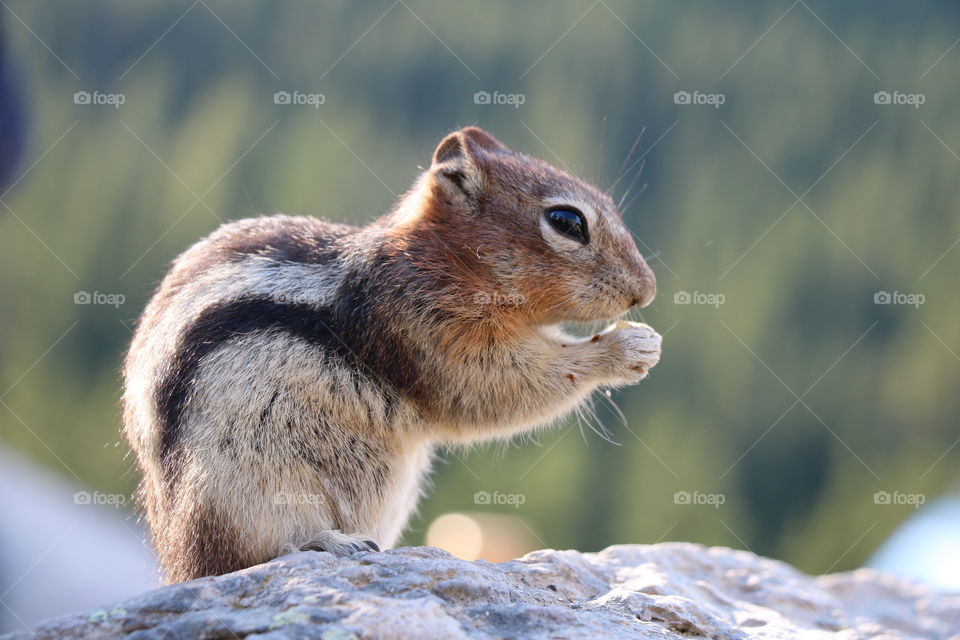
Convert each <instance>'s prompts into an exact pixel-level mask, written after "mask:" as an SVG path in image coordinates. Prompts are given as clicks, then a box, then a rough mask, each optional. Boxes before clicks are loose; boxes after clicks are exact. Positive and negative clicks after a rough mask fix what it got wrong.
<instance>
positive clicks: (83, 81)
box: [0, 0, 960, 627]
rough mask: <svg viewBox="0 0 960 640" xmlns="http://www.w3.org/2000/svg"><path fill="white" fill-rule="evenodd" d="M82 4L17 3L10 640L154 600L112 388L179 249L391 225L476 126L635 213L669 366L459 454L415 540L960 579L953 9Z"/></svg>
mask: <svg viewBox="0 0 960 640" xmlns="http://www.w3.org/2000/svg"><path fill="white" fill-rule="evenodd" d="M55 4H56V7H55V8H54V7H52V6H50V5H40V4H37V3H30V2H26V1H23V0H4V1H3V2H0V5H2V8H0V29H2V44H3V53H2V54H0V59H2V62H3V65H4V71H3V81H2V83H0V90H2V93H3V97H2V99H3V102H2V105H0V118H2V125H0V145H2V146H0V172H2V173H4V174H5V175H4V176H3V179H4V180H5V184H4V186H3V187H0V194H2V195H0V203H2V205H0V249H2V250H0V300H2V302H0V441H2V447H4V448H5V449H6V452H5V453H4V454H3V460H6V461H7V463H5V464H4V466H3V469H2V473H3V482H0V505H2V508H3V513H4V517H3V520H4V522H3V524H2V525H0V535H2V536H4V537H5V540H6V541H5V543H4V545H3V548H4V552H3V553H2V554H0V605H2V606H0V620H2V621H3V622H2V624H3V625H4V626H5V627H19V626H20V625H28V624H29V623H30V622H31V621H33V620H36V619H37V617H39V616H41V615H50V614H52V613H59V612H64V611H69V610H71V609H76V608H81V607H87V606H93V605H95V604H97V603H98V602H99V603H102V604H105V603H106V602H108V601H109V600H110V599H113V598H116V597H121V596H124V595H130V594H132V593H134V592H136V591H137V590H138V589H142V588H147V587H148V586H149V585H151V584H153V583H154V580H155V576H154V567H153V560H152V558H151V555H150V551H149V546H148V545H147V544H146V542H144V537H143V536H144V534H143V530H142V527H141V526H140V523H139V522H138V520H137V518H136V515H135V511H134V509H133V508H132V507H133V505H132V498H131V495H132V492H133V491H134V489H135V486H136V482H137V473H136V471H135V469H134V468H133V460H132V458H131V456H130V455H129V454H128V450H127V447H126V444H125V443H124V442H123V441H122V438H121V435H120V414H119V405H118V401H119V396H120V392H121V391H120V384H119V367H120V362H121V359H122V355H123V352H124V349H125V347H126V345H127V342H128V340H129V339H130V336H131V328H132V327H133V326H134V323H135V321H136V318H137V316H138V314H139V312H140V310H141V309H142V307H143V305H144V304H145V302H146V300H147V299H148V297H149V295H150V293H151V290H152V288H153V287H154V286H155V284H156V283H157V282H158V281H159V279H160V278H161V277H162V275H163V273H164V269H165V267H166V265H167V264H168V263H169V262H170V260H171V259H172V258H174V257H175V256H176V255H177V254H178V253H179V252H181V251H182V250H183V249H185V248H186V247H187V246H189V245H190V244H191V243H193V242H194V241H196V240H197V239H199V238H200V237H201V236H203V235H205V234H207V233H209V232H210V231H211V230H213V229H214V228H215V227H216V226H218V225H219V224H221V223H222V222H224V221H226V220H231V219H236V218H241V217H246V216H251V215H255V214H258V213H274V212H287V213H309V214H314V215H317V216H321V217H328V218H332V219H337V220H346V221H352V222H356V223H365V222H368V221H370V220H372V219H374V218H375V217H377V216H378V215H380V214H381V213H382V212H384V211H386V210H387V209H388V208H389V207H390V206H391V204H392V202H393V201H394V200H395V199H396V197H397V196H398V194H400V193H402V192H403V191H404V190H405V189H406V188H407V187H408V186H409V185H410V184H411V182H412V181H413V180H414V178H415V176H416V175H417V174H418V172H419V171H420V170H421V169H420V167H424V166H428V164H429V161H430V156H431V153H432V151H433V148H434V146H435V145H436V143H437V142H438V141H439V139H440V138H441V137H442V136H443V135H444V134H445V133H446V132H448V131H450V130H452V129H454V128H457V127H460V126H464V125H470V124H477V125H479V126H482V127H484V128H486V129H488V130H490V131H491V132H493V133H494V134H495V135H496V136H498V137H499V138H500V139H501V140H502V141H504V142H505V143H507V144H508V145H510V146H511V147H513V148H515V149H518V150H522V151H524V152H526V153H529V154H531V155H536V156H539V157H542V158H544V159H546V160H548V161H550V162H552V163H554V164H556V165H558V166H561V167H564V168H567V169H569V170H570V171H572V172H574V173H576V174H577V175H580V176H582V177H584V178H585V179H588V180H591V181H593V182H595V183H596V184H598V185H599V186H600V187H602V188H604V189H610V190H611V193H612V194H613V196H614V198H615V200H620V199H621V198H624V200H623V208H624V217H625V219H626V220H627V223H628V225H629V226H630V228H631V229H632V230H633V232H634V233H635V234H636V237H637V238H638V244H639V246H640V247H641V250H642V251H643V252H644V253H645V254H646V255H648V256H650V262H651V264H652V266H653V267H654V270H655V271H656V272H657V276H658V282H659V296H658V298H657V300H656V302H655V303H654V304H653V305H652V306H651V307H649V308H647V309H645V310H644V312H643V314H642V315H643V319H644V320H646V321H647V322H649V323H650V324H652V325H653V326H654V327H656V328H657V329H658V330H659V331H660V332H661V333H662V334H664V335H665V339H664V349H663V359H662V361H661V363H660V365H659V366H658V367H657V368H656V370H655V371H654V372H653V373H652V375H651V376H650V378H649V379H648V380H647V381H645V382H643V383H642V384H640V385H638V386H636V387H632V388H630V389H627V390H625V391H623V392H619V393H616V394H614V395H613V396H612V398H609V399H608V398H605V397H599V398H598V399H597V402H596V404H595V412H594V414H593V415H591V414H590V413H589V412H585V413H584V414H583V415H582V416H579V417H573V418H571V419H570V420H569V421H567V422H565V423H564V424H561V425H560V426H559V427H558V428H555V429H553V430H551V431H549V432H544V433H541V434H539V435H538V436H537V437H536V438H532V439H530V441H518V442H516V443H512V444H510V445H495V446H489V447H480V448H477V449H473V450H470V451H457V452H447V453H445V454H443V455H442V456H441V458H440V460H439V461H438V464H437V465H436V468H435V473H434V475H433V487H432V489H431V490H430V492H429V494H428V497H427V498H426V499H425V500H423V501H422V503H421V508H420V510H419V513H418V515H417V516H416V517H415V518H414V519H413V520H412V522H411V526H410V528H409V531H408V533H407V534H406V535H405V537H404V542H405V543H407V544H422V543H425V542H429V543H431V544H437V545H439V546H443V547H445V548H447V549H449V550H451V551H453V552H455V553H457V554H459V555H461V556H463V557H468V558H472V557H485V558H488V559H493V560H500V559H505V558H508V557H513V556H515V555H517V554H521V553H523V552H525V551H528V550H531V549H534V548H540V547H554V548H577V549H580V550H585V551H592V550H599V549H602V548H604V547H605V546H607V545H610V544H615V543H654V542H658V541H662V540H686V541H693V542H699V543H703V544H708V545H727V546H732V547H737V548H743V549H749V550H752V551H754V552H756V553H759V554H764V555H768V556H772V557H775V558H780V559H783V560H785V561H787V562H790V563H793V564H795V565H796V566H797V567H799V568H800V569H802V570H804V571H806V572H809V573H814V574H817V573H825V572H833V571H840V570H848V569H852V568H855V567H858V566H861V565H863V564H865V563H869V564H873V565H876V566H882V567H885V568H891V569H893V570H899V571H901V572H906V573H910V572H913V573H915V574H917V575H918V577H920V578H922V579H927V580H929V581H930V582H931V583H932V584H935V585H937V586H940V587H951V586H952V587H953V588H957V584H956V582H955V580H956V576H957V575H960V567H958V565H957V554H958V553H960V552H958V550H957V542H956V541H957V540H958V539H960V534H957V533H956V526H957V525H956V523H957V521H958V520H960V516H958V515H957V508H956V506H955V505H956V503H955V502H954V501H953V498H952V497H951V496H953V495H955V493H954V492H955V491H956V490H957V481H958V473H957V461H958V458H960V447H958V446H957V445H958V442H960V440H958V439H960V428H958V421H957V416H958V415H960V394H958V393H957V391H956V390H957V387H958V382H960V355H958V354H960V323H958V322H957V317H958V315H960V299H958V297H957V295H956V288H957V270H958V267H960V248H958V247H957V245H958V244H960V216H958V209H960V181H958V179H957V176H958V170H960V156H958V153H960V116H958V110H957V104H958V102H960V84H958V83H957V81H956V79H957V77H958V72H960V45H958V42H960V40H958V38H960V6H958V5H957V4H956V3H954V2H951V1H949V0H942V1H935V0H927V1H920V2H911V3H906V2H876V1H867V0H859V1H851V2H845V3H842V4H841V3H830V2H826V1H824V0H798V1H797V2H792V3H791V2H789V1H785V2H764V3H757V2H748V1H746V0H743V1H728V2H723V3H703V2H668V1H666V0H663V1H659V2H657V1H648V2H629V1H627V0H596V1H594V2H588V1H582V0H577V1H573V0H571V1H564V2H551V3H549V5H547V4H546V3H532V2H529V3H514V2H509V1H507V0H492V1H489V2H483V3H466V4H464V5H463V6H460V5H457V4H454V3H443V2H431V1H428V0H397V1H395V2H391V1H388V2H346V1H343V2H308V1H295V0H288V1H287V2H283V3H281V4H276V3H268V2H256V3H253V2H251V3H244V4H243V5H238V4H237V3H229V2H227V1H226V0H197V1H196V2H190V1H187V2H159V1H149V2H148V1H143V2H138V3H128V2H120V1H119V0H93V1H90V2H84V3H68V2H61V3H55ZM614 406H616V407H618V409H616V408H614ZM620 412H622V417H623V419H622V420H621V415H620ZM598 424H602V425H604V426H605V427H606V428H607V429H608V430H609V432H610V436H609V439H604V438H602V437H600V436H599V435H598V434H597V433H596V432H595V429H597V430H599V427H598ZM41 511H42V514H40V512H41ZM911 518H912V519H911ZM908 519H909V522H907V524H906V525H904V524H903V523H904V522H905V521H907V520H908ZM951 526H952V527H954V529H953V534H951V535H944V533H943V532H944V531H948V530H949V527H951ZM97 527H102V528H103V531H104V532H106V531H109V533H102V534H101V533H96V532H97V531H99V529H97ZM81 532H86V533H85V534H84V536H85V537H84V536H81ZM90 532H94V533H90ZM938 545H939V546H938ZM918 551H923V552H924V553H926V554H927V555H928V556H932V560H931V561H930V562H928V563H927V566H929V565H931V564H932V565H936V566H938V567H939V568H940V569H941V574H942V575H941V576H940V577H939V578H938V577H936V576H933V574H932V573H930V572H926V573H924V571H923V566H925V565H924V563H923V562H921V561H920V560H915V559H913V557H912V556H911V555H910V554H911V553H914V552H918ZM951 552H952V554H953V555H952V556H951V555H950V553H951ZM951 563H952V564H951ZM44 569H48V570H49V571H51V572H53V574H56V573H57V570H58V569H59V574H60V577H58V578H57V579H56V580H53V579H50V578H45V577H43V576H45V575H52V574H45V573H44ZM951 576H952V579H953V580H954V582H953V583H952V584H951V583H950V582H949V581H950V579H951ZM97 581H99V582H102V583H104V584H103V589H102V590H98V589H94V588H93V587H92V586H91V585H92V584H93V583H94V582H97ZM54 584H56V585H58V587H57V588H58V589H60V590H61V591H62V593H55V592H54V591H53V590H54V586H53V585H54ZM31 585H37V586H36V588H37V589H40V592H41V593H44V594H45V595H44V597H43V598H37V597H35V596H34V595H33V594H35V592H31V591H30V589H31V588H33V587H32V586H31ZM71 585H72V586H71ZM41 600H42V602H40V601H41Z"/></svg>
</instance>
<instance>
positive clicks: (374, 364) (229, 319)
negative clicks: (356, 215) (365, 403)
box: [156, 277, 429, 481]
mask: <svg viewBox="0 0 960 640" xmlns="http://www.w3.org/2000/svg"><path fill="white" fill-rule="evenodd" d="M376 289H381V287H376ZM336 299H337V304H336V306H335V307H331V306H325V307H314V306H311V305H308V304H302V303H300V304H283V303H278V302H275V301H274V300H273V299H268V298H261V297H247V298H239V299H236V300H232V301H230V302H225V303H223V304H219V305H214V306H212V307H210V308H208V309H206V310H205V311H204V312H203V313H201V314H200V316H199V317H198V318H197V319H196V320H195V321H194V322H193V323H192V324H191V325H190V326H189V327H188V328H187V329H186V330H185V332H184V333H183V335H182V336H181V337H180V340H179V345H178V348H177V352H176V355H175V356H174V358H173V362H172V364H171V366H170V368H169V370H168V373H167V375H166V377H165V378H164V379H163V380H162V381H161V383H160V384H159V386H158V387H157V391H156V404H157V409H158V413H159V415H160V417H161V420H162V433H161V446H160V456H161V459H160V462H161V467H162V468H163V469H164V470H165V472H166V475H167V477H168V480H169V481H172V480H174V479H175V478H176V476H177V472H178V470H179V469H178V467H179V464H180V461H179V458H180V456H179V455H178V450H179V446H180V439H181V435H182V434H181V422H182V420H183V417H184V411H185V409H186V405H187V401H188V400H189V397H190V393H191V391H192V389H193V386H194V382H195V380H196V377H197V373H198V371H199V368H200V366H201V364H202V363H203V360H204V358H205V357H207V356H209V355H210V354H212V353H213V352H215V351H216V350H217V349H219V348H220V347H222V346H223V345H224V344H225V343H227V342H229V341H230V340H232V339H234V338H237V337H239V336H244V335H250V334H253V333H258V332H266V331H280V332H283V333H286V334H288V335H290V336H293V337H296V338H299V339H301V340H304V341H306V342H308V343H310V344H311V345H314V346H316V347H318V348H319V349H322V350H323V351H324V352H325V353H326V354H328V355H332V356H334V357H337V358H339V359H341V360H342V361H343V362H344V363H345V364H347V365H348V366H351V367H352V368H355V369H357V370H358V371H360V372H361V373H363V374H365V375H367V376H368V377H369V378H370V379H372V380H373V381H375V382H377V383H380V384H382V385H384V386H385V387H387V388H385V391H386V392H387V393H386V395H387V396H388V398H390V397H391V396H392V395H404V396H407V397H410V398H411V399H413V400H414V401H415V402H418V404H419V401H423V402H427V401H428V399H429V390H428V389H426V385H425V383H424V382H423V380H424V377H423V376H421V368H422V367H421V365H420V363H421V362H422V359H421V358H419V357H418V356H419V354H418V353H416V352H414V351H413V350H412V349H411V347H410V346H409V345H407V344H406V343H405V342H404V341H403V340H402V339H401V338H400V336H399V335H398V334H397V332H396V331H395V330H393V328H392V327H391V321H392V320H393V319H394V318H393V315H392V314H391V313H389V311H388V310H389V306H388V305H387V304H385V301H384V299H383V296H382V292H375V291H373V290H372V287H371V283H370V281H369V280H368V279H367V278H363V277H360V278H349V277H348V278H347V279H346V280H345V283H344V284H343V285H341V287H340V288H339V289H338V291H337V295H336ZM374 300H376V301H377V302H376V304H374V303H373V301H374ZM319 355H320V354H319V353H318V357H319ZM263 364H264V367H267V366H269V363H267V362H265V363H263ZM427 382H429V379H428V378H427ZM424 406H426V405H424ZM258 426H259V425H253V424H251V425H249V428H251V429H254V428H257V427H258Z"/></svg>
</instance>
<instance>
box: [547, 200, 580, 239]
mask: <svg viewBox="0 0 960 640" xmlns="http://www.w3.org/2000/svg"><path fill="white" fill-rule="evenodd" d="M546 215H547V221H548V222H549V223H550V226H552V227H553V228H554V229H556V230H557V232H558V233H561V234H563V235H565V236H567V237H568V238H573V239H574V240H576V241H577V242H582V243H583V244H587V243H588V242H590V235H589V234H588V232H587V219H586V218H584V217H583V214H582V213H580V212H579V211H577V210H576V209H574V208H573V207H567V206H561V207H553V208H551V209H547V213H546Z"/></svg>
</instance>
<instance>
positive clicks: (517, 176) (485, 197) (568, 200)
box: [425, 127, 656, 324]
mask: <svg viewBox="0 0 960 640" xmlns="http://www.w3.org/2000/svg"><path fill="white" fill-rule="evenodd" d="M425 179H426V181H427V188H428V189H429V191H428V194H429V197H430V198H431V199H432V202H431V204H430V206H429V213H428V214H427V215H428V217H429V218H430V220H431V222H430V226H431V227H433V228H434V229H435V230H436V231H437V235H438V236H442V237H443V239H444V242H445V243H446V244H447V245H448V249H449V250H451V251H454V252H466V251H469V252H471V253H472V254H473V255H472V256H467V257H468V258H469V259H465V260H462V261H456V263H459V264H461V265H463V266H464V268H468V269H469V268H470V266H469V265H470V264H471V263H472V264H473V265H474V268H476V260H479V261H480V266H481V271H482V272H484V273H482V274H474V275H472V276H468V275H467V274H464V276H465V280H466V281H468V282H471V283H472V286H473V287H474V288H475V289H477V292H478V294H479V295H480V299H481V301H482V302H484V303H486V304H492V305H506V306H513V307H518V310H519V311H522V312H523V313H524V315H526V316H527V317H528V318H529V319H530V320H531V321H532V322H534V323H537V324H540V323H543V324H548V323H555V322H564V321H573V322H589V321H594V320H608V319H612V318H616V317H619V316H621V315H623V314H624V313H625V312H626V311H628V310H629V309H630V308H631V307H634V306H640V307H643V306H646V305H647V304H649V303H650V302H651V301H652V300H653V297H654V295H655V293H656V280H655V278H654V275H653V271H651V270H650V267H648V266H647V263H646V262H645V261H644V259H643V257H642V256H641V255H640V252H639V251H638V250H637V246H636V244H635V243H634V241H633V237H632V236H631V233H630V231H629V229H627V227H626V226H624V224H623V221H622V220H621V218H620V213H619V212H618V211H617V208H616V206H615V205H614V203H613V201H612V200H611V199H610V198H609V197H608V196H607V195H606V194H604V193H602V192H600V191H599V190H598V189H596V188H594V187H592V186H590V185H588V184H585V183H584V182H582V181H580V180H578V179H577V178H574V177H573V176H571V175H569V174H567V173H566V172H564V171H561V170H559V169H557V168H555V167H553V166H551V165H549V164H547V163H546V162H543V161H541V160H537V159H535V158H531V157H529V156H526V155H523V154H521V153H516V152H514V151H511V150H510V149H508V148H507V147H505V146H504V145H503V144H501V143H500V142H499V141H497V140H496V139H495V138H494V137H493V136H491V135H490V134H488V133H486V132H485V131H483V130H481V129H478V128H476V127H467V128H465V129H462V130H460V131H457V132H454V133H451V134H450V135H448V136H447V137H446V138H444V139H443V141H442V142H441V143H440V144H439V146H438V147H437V149H436V151H435V152H434V155H433V164H432V166H431V167H430V170H429V171H428V172H427V176H426V178H425ZM438 227H439V228H438ZM441 229H442V230H441ZM454 268H456V267H454ZM478 278H479V279H478ZM484 289H486V290H485V291H484Z"/></svg>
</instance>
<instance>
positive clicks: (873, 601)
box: [9, 543, 960, 640]
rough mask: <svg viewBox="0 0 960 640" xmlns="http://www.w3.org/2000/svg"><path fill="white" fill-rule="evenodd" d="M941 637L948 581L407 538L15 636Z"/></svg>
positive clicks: (146, 597)
mask: <svg viewBox="0 0 960 640" xmlns="http://www.w3.org/2000/svg"><path fill="white" fill-rule="evenodd" d="M696 636H704V637H709V638H716V639H739V638H798V637H803V638H842V639H844V640H854V639H858V638H883V639H890V640H892V639H893V638H938V639H947V638H952V639H955V640H960V594H954V595H945V594H938V593H936V592H933V591H930V590H928V589H926V588H924V587H921V586H918V585H917V584H914V583H911V582H905V581H902V580H898V579H895V578H892V577H890V576H888V575H885V574H881V573H877V572H875V571H871V570H859V571H855V572H852V573H843V574H835V575H828V576H822V577H819V578H813V577H809V576H806V575H804V574H802V573H800V572H799V571H797V570H796V569H794V568H792V567H790V566H788V565H786V564H783V563H781V562H777V561H774V560H769V559H766V558H761V557H758V556H755V555H753V554H751V553H747V552H744V551H734V550H731V549H726V548H706V547H702V546H699V545H693V544H683V543H664V544H657V545H625V546H616V547H610V548H608V549H606V550H605V551H603V552H600V553H579V552H576V551H535V552H533V553H530V554H528V555H526V556H524V557H523V558H520V559H518V560H513V561H510V562H505V563H501V564H490V563H487V562H482V561H480V562H465V561H462V560H457V559H455V558H453V557H452V556H450V555H449V554H447V553H446V552H444V551H440V550H439V549H434V548H430V547H408V548H403V549H397V550H394V551H387V552H385V553H360V554H356V555H354V556H353V557H351V558H342V559H337V558H334V557H333V556H331V555H330V554H327V553H314V552H305V553H298V554H294V555H290V556H286V557H283V558H280V559H278V560H275V561H273V562H270V563H268V564H264V565H260V566H257V567H252V568H250V569H247V570H244V571H239V572H237V573H233V574H230V575H226V576H220V577H215V578H205V579H202V580H196V581H193V582H188V583H184V584H178V585H171V586H168V587H164V588H161V589H157V590H155V591H150V592H147V593H144V594H143V595H140V596H138V597H136V598H132V599H130V600H127V601H125V602H121V603H118V604H117V605H115V606H112V607H110V608H108V609H101V610H98V611H93V612H88V613H83V614H74V615H70V616H65V617H62V618H57V619H54V620H50V621H48V622H45V623H43V624H41V625H40V626H38V627H37V628H36V629H34V631H33V633H32V634H28V633H22V634H19V635H14V636H9V637H15V638H28V637H37V638H114V637H127V638H131V639H137V640H147V639H157V640H160V639H166V640H172V639H179V638H183V639H193V638H247V639H252V638H258V639H262V640H267V639H270V640H276V639H280V638H319V639H322V640H356V639H359V638H364V639H387V638H423V639H433V638H437V639H441V638H442V639H453V640H456V639H462V638H614V639H618V638H690V637H696Z"/></svg>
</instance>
